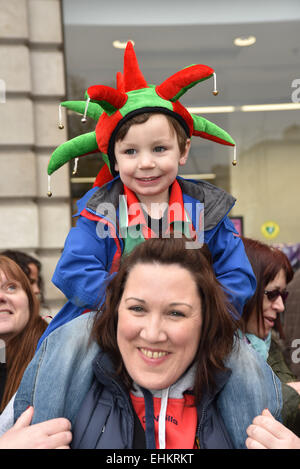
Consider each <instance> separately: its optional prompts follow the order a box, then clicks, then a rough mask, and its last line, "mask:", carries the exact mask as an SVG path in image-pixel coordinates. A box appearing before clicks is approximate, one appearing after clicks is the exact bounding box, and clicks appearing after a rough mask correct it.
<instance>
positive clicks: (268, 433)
mask: <svg viewBox="0 0 300 469" xmlns="http://www.w3.org/2000/svg"><path fill="white" fill-rule="evenodd" d="M247 434H248V438H247V440H246V446H247V448H248V449H300V438H299V437H298V436H297V435H295V433H293V432H291V431H290V430H289V429H288V428H286V427H285V426H284V425H283V424H282V423H281V422H278V421H277V420H275V419H274V417H273V416H272V414H271V413H270V412H269V410H268V409H264V410H263V412H262V414H261V415H258V416H257V417H255V419H254V420H253V422H252V424H251V425H250V426H249V427H248V428H247Z"/></svg>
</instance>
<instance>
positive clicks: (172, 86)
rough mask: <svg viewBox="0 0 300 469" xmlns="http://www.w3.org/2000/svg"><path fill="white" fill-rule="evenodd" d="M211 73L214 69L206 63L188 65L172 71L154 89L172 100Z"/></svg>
mask: <svg viewBox="0 0 300 469" xmlns="http://www.w3.org/2000/svg"><path fill="white" fill-rule="evenodd" d="M213 73H214V70H213V69H212V68H211V67H208V66H207V65H190V66H189V67H187V68H184V69H183V70H180V71H179V72H177V73H174V75H172V76H170V77H169V78H167V79H166V80H165V81H164V82H163V83H161V85H158V86H157V87H156V88H155V89H156V92H157V94H158V95H159V96H161V97H162V98H165V99H169V100H170V101H173V102H174V101H177V100H178V99H179V98H180V97H181V96H182V95H183V94H184V93H185V92H186V91H187V90H189V89H190V88H192V87H193V86H195V85H197V83H199V82H200V81H203V80H207V79H208V78H210V77H211V76H213Z"/></svg>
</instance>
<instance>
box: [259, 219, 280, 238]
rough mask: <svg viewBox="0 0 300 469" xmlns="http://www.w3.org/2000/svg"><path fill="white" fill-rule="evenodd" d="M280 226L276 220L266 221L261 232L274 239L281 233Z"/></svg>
mask: <svg viewBox="0 0 300 469" xmlns="http://www.w3.org/2000/svg"><path fill="white" fill-rule="evenodd" d="M279 231H280V230H279V226H278V225H277V223H275V222H274V221H266V222H265V223H263V224H262V225H261V232H262V234H263V235H264V237H265V238H268V239H273V238H276V236H278V234H279Z"/></svg>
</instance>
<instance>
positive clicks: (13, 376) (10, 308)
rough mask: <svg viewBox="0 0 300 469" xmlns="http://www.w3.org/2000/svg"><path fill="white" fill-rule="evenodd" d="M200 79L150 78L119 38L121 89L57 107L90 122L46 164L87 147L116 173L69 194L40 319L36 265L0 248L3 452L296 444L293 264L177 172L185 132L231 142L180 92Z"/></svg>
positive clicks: (101, 90) (299, 420) (204, 187)
mask: <svg viewBox="0 0 300 469" xmlns="http://www.w3.org/2000/svg"><path fill="white" fill-rule="evenodd" d="M211 76H213V70H212V69H210V68H209V67H206V66H202V65H194V66H191V67H187V68H185V69H183V70H182V71H180V72H178V73H177V74H175V75H174V76H172V77H170V78H169V79H167V80H166V81H165V82H163V83H162V84H161V85H159V86H157V87H156V88H155V89H154V87H153V86H152V85H151V86H150V85H149V86H148V85H147V82H146V80H145V79H144V77H143V75H142V73H141V71H140V69H139V65H138V63H137V59H136V56H135V53H134V49H133V46H132V44H131V42H129V43H128V45H127V48H126V51H125V57H124V74H123V75H120V74H119V75H118V86H117V89H113V88H110V87H107V86H101V85H99V86H93V87H90V88H89V89H88V90H87V96H88V99H87V102H86V103H85V102H81V103H79V104H77V105H76V107H74V106H75V105H74V104H72V103H70V102H68V103H67V104H66V106H67V107H70V108H71V109H75V110H77V112H81V113H83V114H84V118H86V116H90V117H92V118H96V119H97V120H98V124H97V127H96V132H95V135H91V134H88V135H86V136H82V137H81V138H80V139H77V140H76V141H75V142H74V141H73V142H67V143H66V144H63V145H62V146H61V147H59V148H58V149H57V150H56V151H55V152H54V154H53V155H52V158H51V159H50V163H49V168H50V169H49V171H50V172H53V171H54V170H56V169H58V167H59V166H61V165H62V164H63V163H64V162H66V161H69V160H70V159H71V158H72V157H78V156H80V155H83V154H85V153H88V152H89V151H92V150H93V146H94V145H97V147H98V148H99V150H100V151H101V152H102V155H104V156H103V158H104V161H105V165H106V172H105V177H106V178H107V169H108V170H109V173H110V176H111V177H110V178H108V180H107V183H106V184H103V182H104V181H103V178H102V176H103V172H102V171H103V170H101V174H100V176H99V177H97V179H96V181H97V183H96V184H95V186H94V187H93V188H92V189H91V191H89V193H87V194H85V196H84V197H83V198H82V199H81V200H80V201H79V202H78V208H79V211H78V220H77V224H76V227H74V228H72V229H71V231H70V233H69V235H68V237H67V240H66V243H65V246H64V251H63V253H62V256H61V258H60V260H59V262H58V264H57V267H56V270H55V272H54V276H53V282H54V284H55V285H56V286H57V287H58V288H60V290H61V291H62V292H63V293H64V295H65V296H66V300H67V301H66V304H65V306H64V307H63V308H62V310H61V311H60V312H58V314H57V315H55V317H54V318H53V319H52V321H51V322H50V324H49V325H48V324H47V323H46V321H44V320H43V319H42V318H41V315H40V311H39V301H40V300H41V298H43V290H42V281H41V266H40V264H39V263H38V262H35V261H34V260H33V259H32V258H29V259H28V258H27V259H26V258H25V257H22V256H21V255H20V256H17V255H15V257H14V256H13V253H12V252H4V253H2V255H1V256H0V338H1V339H2V340H3V341H4V342H5V345H6V363H5V364H4V365H3V373H2V376H3V378H2V382H1V393H2V394H1V409H0V410H1V412H2V413H1V416H0V433H1V436H0V448H5V447H7V448H28V447H31V448H34V447H35V448H69V447H71V448H74V449H79V448H83V449H143V448H146V449H175V448H180V449H193V450H197V449H219V448H222V449H244V448H249V449H258V448H271V449H273V448H299V447H300V394H299V393H300V386H299V381H298V378H299V377H298V378H297V377H296V376H294V375H293V373H292V372H291V371H290V369H289V367H288V365H287V363H286V362H285V359H284V355H283V352H282V349H281V342H280V341H282V340H283V339H284V332H283V322H284V316H283V313H284V309H285V302H286V299H287V296H288V288H289V284H290V282H291V281H292V279H293V276H294V272H293V269H292V267H291V265H290V263H289V261H288V259H287V257H286V256H285V255H284V254H283V253H282V252H280V251H279V250H278V249H274V248H272V247H270V246H268V245H265V244H263V243H261V242H259V241H255V240H252V239H248V238H241V237H240V236H238V233H237V232H236V231H235V228H234V226H233V224H232V222H231V221H230V219H229V218H228V213H229V211H230V210H231V208H232V207H233V205H234V203H235V199H234V198H233V197H232V196H231V195H229V194H227V193H225V192H224V191H223V190H221V189H219V188H216V187H214V186H212V185H211V184H208V183H206V182H203V181H198V182H196V181H190V180H185V179H183V178H180V177H178V168H179V166H183V165H184V164H185V163H186V161H187V159H188V155H189V150H190V146H191V137H192V135H194V136H200V137H204V138H208V139H210V140H212V141H215V142H217V143H221V144H226V145H232V146H234V141H233V140H232V138H231V137H230V136H229V135H228V134H227V133H226V132H224V131H223V130H222V129H220V128H219V127H217V126H216V125H215V124H212V123H211V122H208V121H206V120H205V119H203V118H200V117H199V116H194V115H192V114H190V113H189V112H188V111H187V109H185V108H184V107H183V106H182V105H181V104H180V103H179V101H178V98H179V97H181V96H182V94H184V93H185V92H186V91H187V90H188V89H189V88H191V87H192V86H194V85H196V84H197V83H199V82H201V81H203V80H205V79H207V78H209V77H211ZM99 108H101V110H100V109H99ZM103 111H104V112H103ZM121 111H122V112H121ZM83 137H84V138H83ZM95 137H96V138H95ZM69 143H71V146H70V145H68V144H69ZM70 148H71V149H72V154H70V151H69V150H70ZM70 155H71V156H70ZM101 178H102V179H101ZM204 222H205V223H204Z"/></svg>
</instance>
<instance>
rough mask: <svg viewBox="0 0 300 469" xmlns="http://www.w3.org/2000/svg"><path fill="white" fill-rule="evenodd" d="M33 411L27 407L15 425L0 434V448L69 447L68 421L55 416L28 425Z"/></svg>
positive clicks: (69, 430)
mask: <svg viewBox="0 0 300 469" xmlns="http://www.w3.org/2000/svg"><path fill="white" fill-rule="evenodd" d="M33 412H34V409H33V407H29V408H28V409H27V410H25V411H24V412H23V414H22V415H21V416H20V417H19V418H18V420H17V422H16V423H15V425H14V426H13V427H12V428H10V430H8V431H7V432H6V433H4V434H3V435H1V436H0V449H69V448H70V442H71V440H72V433H71V424H70V422H69V421H68V420H67V419H64V418H57V419H52V420H48V421H47V422H42V423H38V424H35V425H30V423H31V420H32V416H33Z"/></svg>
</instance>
